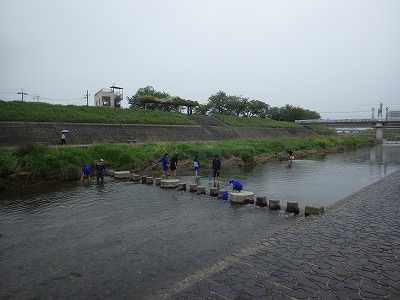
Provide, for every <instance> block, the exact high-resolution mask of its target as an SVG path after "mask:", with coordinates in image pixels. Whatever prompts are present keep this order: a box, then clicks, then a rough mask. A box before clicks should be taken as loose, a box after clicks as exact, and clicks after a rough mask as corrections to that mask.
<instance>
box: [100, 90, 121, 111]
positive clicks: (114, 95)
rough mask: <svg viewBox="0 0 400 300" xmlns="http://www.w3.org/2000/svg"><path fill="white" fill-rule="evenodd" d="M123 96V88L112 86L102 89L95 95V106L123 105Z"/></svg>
mask: <svg viewBox="0 0 400 300" xmlns="http://www.w3.org/2000/svg"><path fill="white" fill-rule="evenodd" d="M123 97H124V96H123V88H120V87H116V86H112V87H110V88H109V89H101V90H100V91H98V92H97V93H96V94H95V95H94V106H110V107H121V101H122V99H123Z"/></svg>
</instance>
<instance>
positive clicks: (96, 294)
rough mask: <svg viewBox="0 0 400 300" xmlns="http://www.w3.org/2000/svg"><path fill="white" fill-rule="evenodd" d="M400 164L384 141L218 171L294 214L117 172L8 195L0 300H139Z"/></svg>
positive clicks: (0, 237) (4, 196) (0, 218)
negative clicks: (295, 209) (289, 204)
mask: <svg viewBox="0 0 400 300" xmlns="http://www.w3.org/2000/svg"><path fill="white" fill-rule="evenodd" d="M399 168H400V145H399V144H384V145H377V146H375V147H373V148H368V149H359V150H356V151H351V152H345V153H335V154H327V155H322V156H318V157H314V158H307V159H304V160H303V159H299V160H296V161H294V162H293V164H292V165H288V164H287V163H285V162H278V163H267V164H262V165H258V166H256V167H254V168H249V169H242V168H230V169H228V170H224V169H222V170H221V178H222V185H221V187H226V188H229V185H228V183H227V181H228V180H229V178H235V179H239V180H240V181H242V183H243V184H244V189H245V190H249V191H253V192H255V194H256V195H260V196H267V199H271V198H273V199H277V200H280V201H281V205H282V207H283V208H285V207H286V201H294V202H298V203H299V208H300V214H299V215H296V216H295V215H293V214H287V213H286V212H285V211H284V210H283V211H270V210H269V209H268V208H260V207H257V206H255V205H244V206H237V205H231V204H229V203H228V202H227V201H222V200H218V199H216V198H212V197H210V196H201V195H196V194H192V193H190V192H184V191H177V190H163V189H161V188H160V187H158V186H155V185H152V186H148V185H145V184H141V183H133V182H131V181H118V180H114V179H113V178H111V177H106V178H105V184H104V185H100V186H99V185H96V184H95V181H93V182H91V183H87V182H86V183H83V184H81V183H68V184H58V185H49V186H44V187H40V188H39V187H37V188H36V187H35V188H30V189H29V190H26V189H25V190H19V191H13V192H2V193H0V298H2V299H3V298H4V299H8V298H10V299H28V298H29V299H31V298H38V299H39V298H46V299H48V298H71V299H72V298H73V299H76V298H78V299H79V298H98V299H104V298H111V299H141V298H143V297H145V296H146V295H149V294H151V293H152V292H153V291H156V290H159V289H160V288H162V287H164V286H165V285H168V284H169V283H171V282H174V281H176V280H179V279H181V278H184V277H185V276H186V275H188V274H190V273H193V272H195V271H197V270H199V269H201V268H203V267H205V266H207V265H209V264H212V263H213V262H215V261H217V260H218V259H221V258H223V257H224V256H226V255H228V254H229V253H231V252H235V251H238V250H240V249H241V248H243V247H245V246H247V245H249V244H251V243H253V242H255V241H257V240H260V239H262V238H265V237H267V236H269V235H271V234H272V233H274V232H276V231H277V230H279V229H280V228H282V227H285V226H288V225H289V224H291V223H293V222H295V221H296V220H298V219H299V218H304V206H305V205H307V204H310V203H316V204H321V205H324V206H325V207H327V209H329V207H328V206H329V205H331V204H333V203H334V202H336V201H338V200H340V199H342V198H344V197H346V196H348V195H350V194H352V193H353V192H356V191H357V190H359V189H361V188H363V187H365V186H367V185H369V184H371V183H373V182H375V181H377V180H379V179H380V178H383V177H384V176H385V175H388V174H390V173H392V172H394V171H396V170H398V169H399ZM203 173H204V174H202V175H203V178H202V179H200V184H202V185H206V187H209V186H210V182H209V181H208V180H207V175H208V174H205V173H206V171H203ZM179 179H181V181H182V182H187V183H192V182H194V178H193V177H179Z"/></svg>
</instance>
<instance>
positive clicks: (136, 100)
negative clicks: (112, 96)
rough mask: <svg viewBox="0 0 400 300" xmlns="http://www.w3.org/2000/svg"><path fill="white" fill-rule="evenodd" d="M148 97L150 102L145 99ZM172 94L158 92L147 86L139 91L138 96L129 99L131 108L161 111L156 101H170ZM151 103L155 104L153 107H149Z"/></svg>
mask: <svg viewBox="0 0 400 300" xmlns="http://www.w3.org/2000/svg"><path fill="white" fill-rule="evenodd" d="M146 97H147V100H148V101H145V100H144V99H145V98H146ZM170 97H171V96H170V94H168V93H166V92H159V91H156V90H155V89H154V88H153V87H152V86H146V87H144V88H140V89H138V90H137V92H136V94H135V95H133V96H132V97H130V98H129V97H128V102H129V104H130V107H131V108H134V107H136V108H144V109H146V108H150V109H160V107H161V106H160V105H157V104H155V102H154V101H155V100H156V99H168V98H170ZM149 103H153V105H147V106H146V104H149Z"/></svg>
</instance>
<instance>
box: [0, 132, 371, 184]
mask: <svg viewBox="0 0 400 300" xmlns="http://www.w3.org/2000/svg"><path fill="white" fill-rule="evenodd" d="M375 143H376V141H375V140H374V139H371V138H366V137H360V136H330V137H325V138H320V137H316V138H311V137H306V138H286V137H283V138H268V139H253V140H225V141H218V142H213V143H209V142H198V143H143V144H139V145H120V144H106V143H102V144H99V143H94V144H92V145H91V146H89V147H88V148H87V149H83V148H77V147H73V146H59V147H55V148H50V147H46V146H43V145H40V144H26V145H22V146H19V147H18V148H16V149H4V148H2V149H0V189H3V190H4V189H12V188H19V187H23V186H30V185H34V184H41V183H48V182H61V181H71V180H78V179H79V177H80V170H81V168H82V166H83V165H89V166H94V165H95V163H96V162H97V161H98V160H100V159H104V160H105V164H106V166H107V168H108V169H115V170H129V171H131V172H138V173H142V172H146V173H148V174H149V175H152V174H159V172H160V166H157V161H158V160H159V159H160V158H161V157H162V155H163V154H164V153H168V154H169V158H171V157H172V156H173V154H174V153H175V152H177V153H178V154H179V160H180V163H179V169H178V172H179V173H180V174H182V175H185V174H190V173H191V172H193V167H192V163H193V158H194V156H195V155H199V157H200V163H201V167H202V168H203V169H209V168H211V160H212V157H213V155H218V156H219V157H220V158H221V160H222V167H223V168H226V167H231V166H243V165H249V164H257V163H262V162H265V161H268V160H282V159H283V157H284V156H285V155H286V149H292V150H294V151H295V155H296V157H298V158H300V157H306V156H309V155H316V154H319V153H327V152H338V151H346V150H348V149H356V148H361V147H366V146H370V145H373V144H375Z"/></svg>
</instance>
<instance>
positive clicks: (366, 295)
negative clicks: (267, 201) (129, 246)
mask: <svg viewBox="0 0 400 300" xmlns="http://www.w3.org/2000/svg"><path fill="white" fill-rule="evenodd" d="M338 188H340V187H338ZM399 210H400V171H397V172H395V173H392V174H390V175H388V176H386V177H385V178H383V179H381V180H380V181H378V182H376V183H373V184H371V185H370V186H368V187H366V188H364V189H362V190H360V191H358V192H356V193H354V194H352V195H351V196H349V197H347V198H345V199H343V200H341V201H339V202H337V203H335V204H334V205H332V206H330V207H328V208H326V211H325V213H324V214H323V215H320V216H310V217H307V218H303V219H302V220H301V221H299V222H297V223H295V224H294V225H291V226H289V227H287V228H285V229H284V230H281V231H278V232H277V233H275V234H274V235H272V236H271V237H268V238H266V239H264V240H261V241H259V242H257V243H255V244H252V245H250V246H248V247H247V248H245V249H243V250H242V251H240V252H239V253H233V254H231V255H229V256H227V257H226V258H225V259H223V260H221V261H219V262H217V263H216V264H214V265H211V266H209V267H207V268H204V269H202V270H200V271H198V272H196V273H195V274H192V275H189V276H188V277H186V278H185V279H183V280H181V281H178V282H176V283H174V284H173V285H170V286H167V287H165V289H163V290H160V291H157V292H155V293H154V294H153V295H150V296H149V297H148V298H149V299H324V300H325V299H400V220H399Z"/></svg>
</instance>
